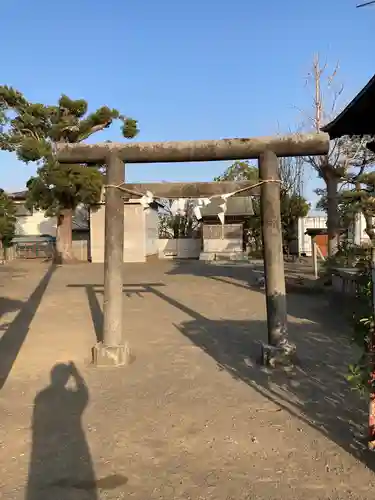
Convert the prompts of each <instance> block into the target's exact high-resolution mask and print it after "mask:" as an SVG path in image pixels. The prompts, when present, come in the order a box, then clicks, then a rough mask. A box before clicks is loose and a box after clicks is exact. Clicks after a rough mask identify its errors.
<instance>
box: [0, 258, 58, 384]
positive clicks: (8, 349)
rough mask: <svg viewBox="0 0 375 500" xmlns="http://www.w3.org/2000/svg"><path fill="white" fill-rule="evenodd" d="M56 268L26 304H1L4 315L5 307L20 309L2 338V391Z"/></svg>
mask: <svg viewBox="0 0 375 500" xmlns="http://www.w3.org/2000/svg"><path fill="white" fill-rule="evenodd" d="M55 268H56V267H55V266H54V265H52V266H51V267H50V268H49V269H48V271H47V272H46V274H45V275H44V276H43V278H42V279H41V281H40V283H39V284H38V286H37V287H36V288H35V290H34V291H33V293H32V294H31V295H30V297H29V298H28V299H27V300H26V301H25V302H21V301H13V300H11V299H6V298H3V299H2V301H1V302H0V308H1V312H2V314H4V312H5V311H3V309H2V308H3V307H5V308H6V307H8V311H9V310H10V309H9V308H10V307H12V308H13V309H12V310H16V309H20V311H19V313H18V314H17V316H16V317H15V319H14V320H13V321H12V322H11V323H9V324H7V325H3V326H4V329H3V330H4V333H3V334H2V337H1V338H0V390H1V389H2V388H3V387H4V384H5V382H6V381H7V379H8V377H9V374H10V372H11V370H12V367H13V364H14V362H15V360H16V358H17V356H18V353H19V352H20V350H21V347H22V345H23V343H24V341H25V338H26V336H27V333H28V331H29V327H30V324H31V322H32V320H33V318H34V316H35V313H36V311H37V309H38V307H39V304H40V303H41V301H42V298H43V295H44V293H45V291H46V289H47V286H48V283H49V282H50V280H51V277H52V275H53V273H54V271H55Z"/></svg>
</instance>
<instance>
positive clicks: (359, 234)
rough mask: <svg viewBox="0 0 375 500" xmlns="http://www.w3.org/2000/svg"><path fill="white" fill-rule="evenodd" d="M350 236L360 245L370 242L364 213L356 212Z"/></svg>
mask: <svg viewBox="0 0 375 500" xmlns="http://www.w3.org/2000/svg"><path fill="white" fill-rule="evenodd" d="M349 238H350V239H351V240H352V241H353V243H354V244H355V245H358V246H359V245H365V244H368V243H369V242H370V238H369V237H368V234H367V233H366V220H365V218H364V216H363V214H362V213H359V214H356V217H355V222H354V226H353V227H351V228H350V229H349Z"/></svg>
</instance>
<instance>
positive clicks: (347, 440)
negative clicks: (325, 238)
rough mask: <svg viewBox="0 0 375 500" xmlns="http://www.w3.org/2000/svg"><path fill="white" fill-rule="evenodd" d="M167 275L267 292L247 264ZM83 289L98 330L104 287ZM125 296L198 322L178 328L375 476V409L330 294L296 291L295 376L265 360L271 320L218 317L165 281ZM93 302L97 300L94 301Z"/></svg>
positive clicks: (188, 267) (130, 289) (292, 300)
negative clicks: (374, 447) (363, 395)
mask: <svg viewBox="0 0 375 500" xmlns="http://www.w3.org/2000/svg"><path fill="white" fill-rule="evenodd" d="M167 274H170V275H178V274H193V275H195V276H199V277H202V279H203V278H204V279H211V280H216V281H220V282H224V283H226V284H227V285H228V286H231V285H233V293H235V290H236V287H241V288H244V289H249V290H253V291H256V292H257V293H262V294H263V292H262V291H260V290H259V288H258V287H257V286H256V285H255V284H254V283H255V282H256V272H254V271H253V270H251V269H250V268H246V267H245V268H244V267H238V268H237V267H235V266H231V267H224V266H210V265H205V264H202V263H197V264H195V263H194V264H192V263H186V264H177V265H176V266H175V267H174V268H173V269H172V270H169V271H167ZM69 286H79V287H84V288H86V289H88V288H90V287H91V291H89V292H88V296H89V303H90V308H91V313H92V317H93V322H94V325H98V324H100V325H101V324H102V323H101V322H102V311H101V308H100V305H99V303H98V301H97V298H96V294H97V293H103V285H100V284H98V285H69ZM124 293H125V294H126V295H127V296H131V295H132V294H133V293H136V294H137V295H140V296H143V294H144V293H152V294H154V295H156V296H157V297H159V298H160V299H162V300H164V301H165V302H167V303H168V304H169V305H170V306H172V307H175V308H177V309H179V310H181V311H182V312H183V313H185V314H186V315H188V316H190V318H191V320H189V321H185V322H183V323H181V324H176V325H174V326H175V327H176V328H177V329H178V330H179V331H180V332H181V333H182V334H183V335H184V336H185V337H187V338H188V339H189V340H190V342H192V343H193V344H194V345H196V346H198V347H199V348H201V349H202V350H203V351H204V352H205V353H206V354H207V355H208V356H210V357H211V358H213V359H214V360H215V362H216V363H217V367H218V369H219V370H225V371H227V372H228V373H229V374H230V375H231V376H232V377H233V378H234V379H236V380H239V381H241V382H243V383H245V384H247V385H248V386H250V387H252V388H253V389H254V390H256V391H257V392H258V393H259V394H261V395H262V396H263V397H264V398H265V399H267V400H268V401H270V402H272V403H274V404H275V405H277V406H278V407H279V408H280V410H282V411H285V412H287V413H289V414H290V415H292V416H293V417H295V418H297V419H299V420H300V421H301V422H303V423H305V424H307V425H309V426H311V427H312V428H314V429H315V430H317V431H319V432H320V433H322V434H324V435H325V436H327V437H328V438H329V439H330V440H332V441H333V442H335V443H337V444H338V445H339V446H340V447H342V448H343V449H344V450H345V451H347V452H348V453H350V454H352V455H353V456H354V457H356V458H357V459H358V460H360V461H362V462H363V463H365V464H366V465H367V466H368V467H369V468H370V469H371V470H373V471H375V457H374V455H372V454H370V453H369V452H367V450H366V447H365V446H364V443H365V439H364V436H365V434H366V430H367V421H368V415H367V407H366V404H365V402H364V401H362V400H361V399H360V398H359V396H358V395H357V394H356V393H353V392H352V391H351V390H350V387H349V385H348V383H347V381H346V374H347V367H348V364H349V363H350V362H351V361H352V360H353V354H354V352H353V349H352V347H351V346H350V344H349V342H348V335H347V334H346V333H345V331H346V330H347V325H346V323H345V321H344V319H343V318H341V317H340V316H339V315H338V314H336V313H335V312H334V311H332V309H330V308H329V303H328V301H327V300H326V297H325V295H324V294H320V295H313V296H309V295H305V294H302V295H300V294H296V293H290V294H288V310H289V314H290V315H291V316H293V317H294V318H299V319H301V320H308V321H304V322H303V323H299V322H290V324H289V333H290V338H291V340H292V341H293V342H295V343H296V345H297V350H298V357H299V360H300V363H299V366H296V367H295V368H294V369H293V370H292V371H290V372H285V371H281V370H272V371H269V370H266V369H265V368H262V367H261V366H259V364H258V363H257V359H258V358H259V355H260V345H259V341H264V340H266V338H267V324H266V320H248V321H236V320H211V319H209V318H207V317H205V316H203V315H202V314H200V313H198V312H197V311H195V310H193V309H191V308H189V307H187V306H186V305H185V304H183V303H181V302H179V301H177V300H176V299H175V298H174V297H172V296H170V295H168V285H165V284H163V283H137V284H124ZM90 297H91V298H90Z"/></svg>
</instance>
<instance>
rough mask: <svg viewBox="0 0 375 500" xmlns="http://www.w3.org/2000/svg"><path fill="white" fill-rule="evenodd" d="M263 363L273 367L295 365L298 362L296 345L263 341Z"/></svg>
mask: <svg viewBox="0 0 375 500" xmlns="http://www.w3.org/2000/svg"><path fill="white" fill-rule="evenodd" d="M261 363H262V365H264V366H269V367H271V368H276V367H277V366H293V365H295V364H296V363H297V353H296V346H295V345H294V344H290V343H285V344H284V345H282V346H273V345H270V344H263V343H261Z"/></svg>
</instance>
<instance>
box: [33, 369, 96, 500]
mask: <svg viewBox="0 0 375 500" xmlns="http://www.w3.org/2000/svg"><path fill="white" fill-rule="evenodd" d="M70 379H72V380H73V381H74V383H75V388H74V389H71V388H69V387H67V384H68V381H69V380H70ZM88 402H89V392H88V389H87V386H86V384H85V381H84V379H83V378H82V376H81V375H80V373H79V371H78V370H77V368H76V366H75V365H74V364H73V363H68V364H57V365H55V366H54V367H53V368H52V370H51V383H50V385H49V386H48V387H46V388H45V389H43V390H42V391H41V392H39V393H38V394H37V396H36V397H35V401H34V412H33V422H32V451H31V459H30V468H29V478H28V484H27V493H26V500H51V499H52V498H55V499H56V500H57V499H59V500H65V499H66V500H68V499H73V498H84V499H85V500H97V498H98V493H97V486H96V479H95V473H94V469H93V464H92V459H91V455H90V451H89V447H88V443H87V441H86V437H85V433H84V431H83V428H82V422H81V417H82V414H83V412H84V410H85V408H86V406H87V404H88Z"/></svg>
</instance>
